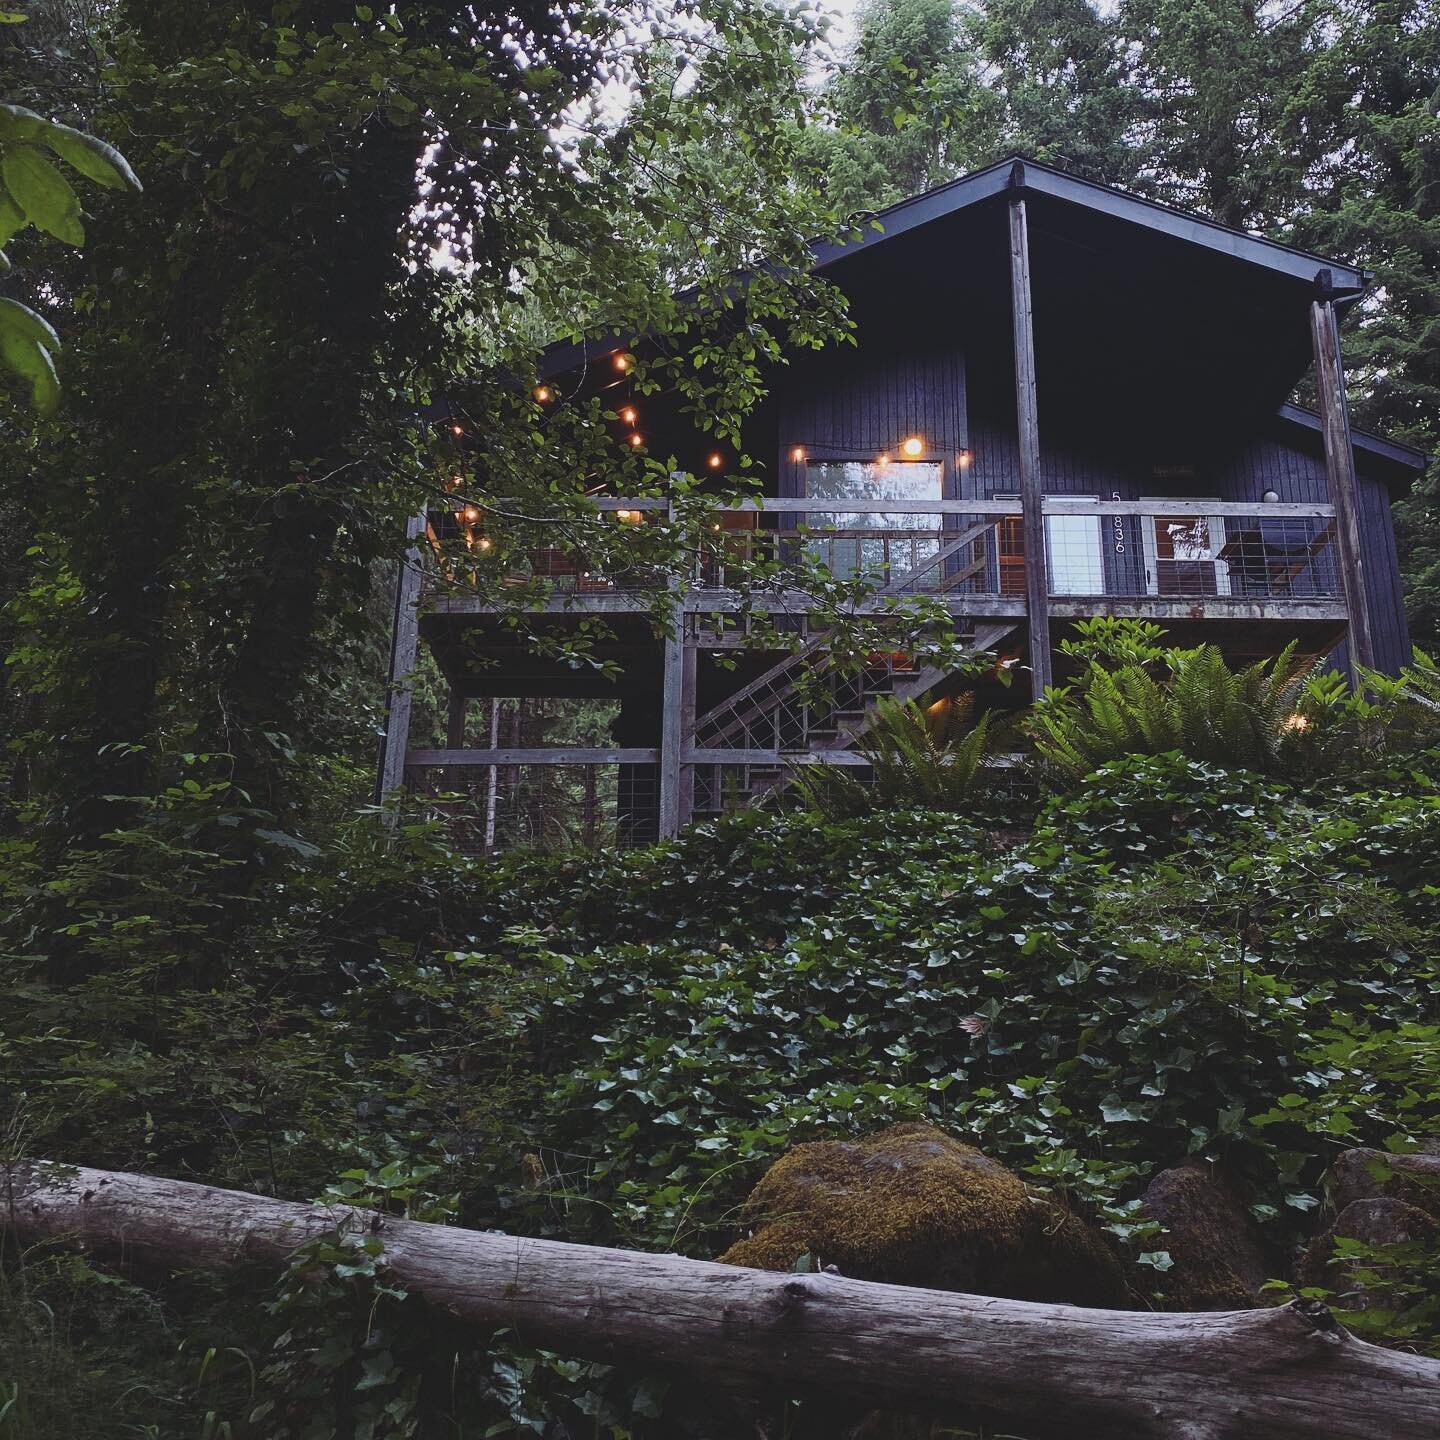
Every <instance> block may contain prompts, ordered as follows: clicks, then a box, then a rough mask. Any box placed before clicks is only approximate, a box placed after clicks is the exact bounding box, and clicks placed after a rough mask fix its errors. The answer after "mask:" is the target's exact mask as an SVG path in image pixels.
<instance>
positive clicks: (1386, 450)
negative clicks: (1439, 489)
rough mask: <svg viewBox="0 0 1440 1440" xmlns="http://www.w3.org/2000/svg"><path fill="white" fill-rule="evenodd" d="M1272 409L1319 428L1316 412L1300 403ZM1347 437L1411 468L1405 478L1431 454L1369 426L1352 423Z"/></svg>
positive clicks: (1297, 422)
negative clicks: (1357, 428) (1364, 428)
mask: <svg viewBox="0 0 1440 1440" xmlns="http://www.w3.org/2000/svg"><path fill="white" fill-rule="evenodd" d="M1275 413H1276V415H1277V416H1278V417H1279V418H1280V419H1281V420H1285V421H1288V422H1289V423H1290V424H1292V425H1303V426H1304V427H1305V429H1307V430H1314V431H1316V432H1318V431H1319V430H1320V417H1319V415H1317V414H1316V413H1315V412H1314V411H1313V410H1306V409H1305V408H1304V407H1303V406H1300V405H1282V406H1281V407H1280V408H1279V410H1277V411H1276V412H1275ZM1350 440H1351V443H1352V444H1353V445H1354V446H1355V448H1356V449H1357V450H1364V451H1366V452H1367V453H1368V454H1371V455H1374V456H1376V457H1378V458H1379V459H1381V460H1388V461H1389V462H1390V464H1392V465H1398V466H1400V467H1401V468H1402V469H1405V470H1409V471H1411V472H1412V474H1411V475H1410V476H1409V477H1408V479H1413V478H1414V476H1415V475H1418V474H1420V473H1421V472H1422V471H1423V470H1424V469H1425V467H1426V466H1427V465H1429V463H1430V456H1429V455H1427V454H1426V453H1425V452H1424V451H1423V450H1417V449H1416V448H1415V447H1414V446H1413V445H1402V444H1401V443H1400V442H1399V441H1398V440H1386V439H1384V438H1383V437H1381V436H1379V435H1372V434H1371V433H1370V432H1369V431H1368V430H1356V429H1354V428H1353V427H1352V429H1351V431H1350ZM1407 483H1408V480H1407Z"/></svg>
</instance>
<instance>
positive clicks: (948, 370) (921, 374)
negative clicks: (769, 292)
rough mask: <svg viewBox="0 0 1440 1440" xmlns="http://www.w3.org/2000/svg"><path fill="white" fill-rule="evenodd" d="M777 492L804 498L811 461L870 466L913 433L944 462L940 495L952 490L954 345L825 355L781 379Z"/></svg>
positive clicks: (958, 431)
mask: <svg viewBox="0 0 1440 1440" xmlns="http://www.w3.org/2000/svg"><path fill="white" fill-rule="evenodd" d="M777 409H778V412H779V430H780V434H779V440H780V459H779V464H780V469H779V474H780V494H781V495H785V496H801V495H804V493H805V462H804V461H796V460H795V459H794V458H793V457H792V454H791V452H792V451H793V450H794V448H795V447H796V446H797V445H798V446H801V447H803V448H804V450H805V452H806V454H807V455H808V456H809V457H810V458H811V459H816V460H820V459H829V460H867V459H868V460H873V459H874V458H875V456H876V455H878V454H879V453H880V452H881V451H882V450H888V451H890V453H891V454H892V455H893V454H897V453H898V452H897V447H898V446H899V444H900V442H901V441H902V440H904V439H905V438H906V437H907V436H910V435H919V436H920V437H921V438H922V439H923V440H924V441H925V445H926V455H925V458H926V459H927V460H940V461H942V462H943V464H944V482H945V494H947V495H953V494H957V493H959V491H958V488H957V485H956V475H957V472H958V459H959V452H960V451H961V450H963V449H965V447H966V446H967V445H968V444H969V438H968V432H967V429H966V405H965V357H964V355H963V353H962V352H961V350H960V348H959V347H958V346H954V347H949V348H930V349H916V350H895V349H889V348H886V349H878V348H877V349H874V350H871V351H869V352H868V353H867V352H866V351H865V349H864V348H863V347H862V348H860V349H848V348H847V349H841V350H836V351H828V352H826V353H825V354H823V355H822V356H818V357H815V358H813V359H809V360H807V361H806V362H805V363H804V364H803V365H797V366H796V367H794V369H792V371H791V372H790V373H789V374H788V375H785V376H784V377H783V378H782V381H781V385H780V395H779V403H778V406H777Z"/></svg>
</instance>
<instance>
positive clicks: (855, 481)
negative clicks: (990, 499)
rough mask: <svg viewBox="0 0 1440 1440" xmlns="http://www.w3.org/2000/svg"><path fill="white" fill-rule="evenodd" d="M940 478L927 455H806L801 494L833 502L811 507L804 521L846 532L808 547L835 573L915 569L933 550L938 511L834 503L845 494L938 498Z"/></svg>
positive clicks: (891, 575)
mask: <svg viewBox="0 0 1440 1440" xmlns="http://www.w3.org/2000/svg"><path fill="white" fill-rule="evenodd" d="M942 484H943V469H942V467H941V465H940V463H939V462H938V461H933V460H923V461H913V462H912V461H908V460H904V461H897V460H893V459H892V460H887V461H886V462H885V463H883V464H882V463H880V462H879V461H878V460H871V461H861V460H811V461H810V462H809V464H808V465H806V467H805V495H806V498H807V499H812V500H828V501H831V502H833V503H835V504H836V506H837V508H836V509H834V510H812V511H811V512H810V513H809V515H808V516H807V517H806V523H807V525H808V526H809V528H810V529H811V530H812V531H816V530H826V529H830V530H839V531H844V532H846V533H845V534H844V535H843V536H837V537H835V538H832V539H823V540H822V539H816V540H814V541H812V542H811V546H810V549H811V552H812V553H813V554H815V555H816V557H817V558H818V559H822V560H824V561H825V563H826V564H827V565H828V566H829V567H830V569H831V570H832V571H833V572H834V573H835V574H837V575H855V574H859V573H861V572H864V573H866V574H869V575H876V576H882V577H884V578H886V579H890V580H893V579H896V578H897V577H898V576H899V575H902V574H904V573H905V572H907V571H910V570H916V569H918V568H919V567H920V566H921V565H923V564H924V563H925V562H926V561H927V560H930V559H933V557H934V556H935V555H936V554H937V552H938V551H939V548H940V539H939V533H940V530H941V529H942V527H943V523H944V516H943V515H939V514H929V515H923V514H921V515H917V514H915V513H913V512H908V511H905V510H884V511H880V512H878V513H870V512H866V511H858V510H845V509H843V508H840V507H842V506H843V504H844V502H845V501H846V500H871V501H874V500H893V501H896V502H897V503H901V504H903V503H904V502H906V501H934V500H940V499H943V498H944V496H943V492H942Z"/></svg>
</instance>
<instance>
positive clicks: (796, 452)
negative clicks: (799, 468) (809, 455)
mask: <svg viewBox="0 0 1440 1440" xmlns="http://www.w3.org/2000/svg"><path fill="white" fill-rule="evenodd" d="M790 458H791V459H792V460H793V461H794V462H795V463H796V464H797V465H799V464H801V463H802V462H803V461H804V459H805V447H804V446H803V445H797V446H796V447H795V448H794V449H793V450H792V451H791V452H790Z"/></svg>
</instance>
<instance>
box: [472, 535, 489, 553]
mask: <svg viewBox="0 0 1440 1440" xmlns="http://www.w3.org/2000/svg"><path fill="white" fill-rule="evenodd" d="M491 543H492V542H491V540H490V537H489V536H488V535H482V536H481V537H480V538H479V540H477V541H476V542H475V544H476V546H477V548H478V549H481V550H488V549H489V548H490V545H491Z"/></svg>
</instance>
